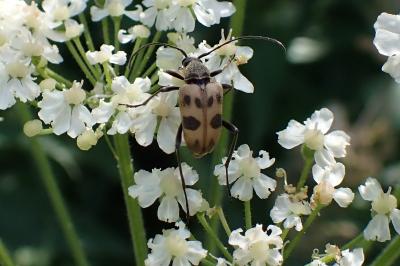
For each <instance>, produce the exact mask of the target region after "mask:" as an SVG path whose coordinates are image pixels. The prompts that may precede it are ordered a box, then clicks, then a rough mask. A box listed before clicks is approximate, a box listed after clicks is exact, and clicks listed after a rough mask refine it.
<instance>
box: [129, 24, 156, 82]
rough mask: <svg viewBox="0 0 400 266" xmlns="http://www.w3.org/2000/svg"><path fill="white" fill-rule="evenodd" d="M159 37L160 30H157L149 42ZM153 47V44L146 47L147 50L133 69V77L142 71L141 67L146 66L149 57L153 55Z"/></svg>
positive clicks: (154, 47)
mask: <svg viewBox="0 0 400 266" xmlns="http://www.w3.org/2000/svg"><path fill="white" fill-rule="evenodd" d="M160 38H161V32H160V31H157V32H156V34H154V37H153V40H152V41H151V42H158V40H160ZM154 49H156V46H155V45H152V46H150V47H149V48H147V51H146V53H145V55H144V57H143V59H142V60H140V64H139V67H137V68H136V69H135V68H134V69H133V77H138V76H139V75H140V73H142V71H143V69H144V68H145V67H146V64H147V62H148V61H149V60H150V57H151V56H152V55H153V52H154Z"/></svg>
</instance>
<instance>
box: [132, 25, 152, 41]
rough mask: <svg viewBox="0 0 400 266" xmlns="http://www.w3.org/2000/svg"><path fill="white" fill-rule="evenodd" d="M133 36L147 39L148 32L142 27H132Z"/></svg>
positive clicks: (147, 29)
mask: <svg viewBox="0 0 400 266" xmlns="http://www.w3.org/2000/svg"><path fill="white" fill-rule="evenodd" d="M132 33H133V35H135V36H137V37H138V38H148V37H149V36H150V30H149V28H147V27H146V26H144V25H135V26H133V27H132Z"/></svg>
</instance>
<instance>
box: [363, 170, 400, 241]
mask: <svg viewBox="0 0 400 266" xmlns="http://www.w3.org/2000/svg"><path fill="white" fill-rule="evenodd" d="M358 190H359V191H360V194H361V197H362V198H363V199H364V200H367V201H371V202H372V208H371V212H372V215H373V217H372V220H371V221H370V222H369V224H368V225H367V228H365V230H364V238H365V239H367V240H373V241H379V242H385V241H387V240H390V229H389V220H391V221H392V223H393V226H394V229H395V230H396V232H397V233H398V234H400V210H399V209H397V208H396V207H397V199H396V197H395V196H393V195H391V194H390V189H389V190H388V191H387V192H386V193H384V192H383V190H382V187H381V185H380V184H379V182H378V180H376V179H375V178H372V177H369V178H368V179H367V181H366V182H365V185H361V186H359V187H358Z"/></svg>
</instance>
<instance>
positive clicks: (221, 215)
mask: <svg viewBox="0 0 400 266" xmlns="http://www.w3.org/2000/svg"><path fill="white" fill-rule="evenodd" d="M217 214H218V218H219V220H220V222H221V224H222V227H223V228H224V230H225V233H226V235H227V236H228V237H229V236H230V235H231V233H232V230H231V229H230V228H229V224H228V222H227V221H226V218H225V214H224V210H223V209H222V208H221V207H218V208H217Z"/></svg>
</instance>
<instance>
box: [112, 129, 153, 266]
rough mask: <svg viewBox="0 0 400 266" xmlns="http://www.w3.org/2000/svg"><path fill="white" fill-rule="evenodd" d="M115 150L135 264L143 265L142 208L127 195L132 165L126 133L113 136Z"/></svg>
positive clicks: (145, 247) (144, 250)
mask: <svg viewBox="0 0 400 266" xmlns="http://www.w3.org/2000/svg"><path fill="white" fill-rule="evenodd" d="M114 143H115V151H116V153H117V156H118V161H117V162H118V170H119V175H120V177H121V186H122V191H123V194H124V200H125V205H126V209H127V213H128V222H129V229H130V233H131V238H132V244H133V251H134V253H135V259H136V265H137V266H144V261H145V259H146V257H147V240H146V233H145V229H144V223H143V217H142V210H141V208H140V206H139V204H138V202H137V200H136V199H133V198H131V197H130V196H129V195H128V187H129V186H131V185H133V183H134V181H133V172H134V170H133V165H132V156H131V153H130V147H129V139H128V134H124V135H115V136H114Z"/></svg>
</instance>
